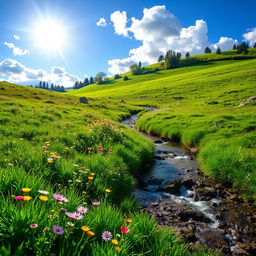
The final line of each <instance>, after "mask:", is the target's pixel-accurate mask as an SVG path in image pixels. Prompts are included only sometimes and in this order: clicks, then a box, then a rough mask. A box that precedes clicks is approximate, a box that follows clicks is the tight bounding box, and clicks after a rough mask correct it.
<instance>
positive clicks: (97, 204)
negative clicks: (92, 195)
mask: <svg viewBox="0 0 256 256" xmlns="http://www.w3.org/2000/svg"><path fill="white" fill-rule="evenodd" d="M92 205H94V206H99V205H100V202H92Z"/></svg>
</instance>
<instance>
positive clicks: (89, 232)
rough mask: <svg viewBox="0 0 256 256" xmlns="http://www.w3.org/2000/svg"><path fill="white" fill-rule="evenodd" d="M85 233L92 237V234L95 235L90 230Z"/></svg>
mask: <svg viewBox="0 0 256 256" xmlns="http://www.w3.org/2000/svg"><path fill="white" fill-rule="evenodd" d="M87 235H88V236H89V237H93V236H94V235H95V233H94V232H92V231H88V232H87Z"/></svg>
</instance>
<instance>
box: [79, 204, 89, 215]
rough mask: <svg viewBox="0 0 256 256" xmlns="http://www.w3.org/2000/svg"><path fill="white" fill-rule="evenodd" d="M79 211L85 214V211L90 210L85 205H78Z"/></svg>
mask: <svg viewBox="0 0 256 256" xmlns="http://www.w3.org/2000/svg"><path fill="white" fill-rule="evenodd" d="M77 211H78V212H79V213H81V214H85V213H87V212H88V208H86V207H83V206H79V207H77Z"/></svg>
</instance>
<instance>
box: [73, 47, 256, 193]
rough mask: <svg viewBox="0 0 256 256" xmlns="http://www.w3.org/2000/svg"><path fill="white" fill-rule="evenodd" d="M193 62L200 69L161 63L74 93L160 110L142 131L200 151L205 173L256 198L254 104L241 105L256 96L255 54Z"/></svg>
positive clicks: (139, 124) (226, 54) (208, 56)
mask: <svg viewBox="0 0 256 256" xmlns="http://www.w3.org/2000/svg"><path fill="white" fill-rule="evenodd" d="M193 57H194V58H197V60H198V62H197V63H195V64H191V65H183V64H182V61H181V64H180V67H178V68H175V69H170V70H164V67H163V65H162V64H161V63H158V64H154V65H151V66H147V67H145V68H144V70H143V71H142V74H140V75H131V73H127V74H125V75H127V76H128V77H129V80H127V81H123V79H122V78H120V79H109V80H107V81H104V82H103V83H102V84H99V85H90V86H87V87H85V88H82V89H79V90H74V91H71V92H70V93H69V94H70V95H79V96H82V95H83V96H87V97H93V98H97V99H101V100H103V99H105V100H109V99H111V100H124V101H125V102H126V103H127V104H133V105H136V106H153V107H157V108H158V109H157V110H155V111H153V112H150V113H146V114H143V115H142V116H141V118H140V119H139V121H138V122H137V128H138V129H140V130H141V131H145V132H147V133H149V134H156V135H159V136H162V137H167V138H169V139H170V140H172V141H175V142H181V143H183V144H185V145H187V146H189V147H193V148H197V150H198V151H199V154H198V157H199V161H200V164H201V168H202V170H203V171H204V172H205V174H207V175H210V176H212V177H214V178H216V179H217V180H219V181H222V182H231V183H232V184H233V185H234V186H235V187H237V188H238V189H239V190H241V192H242V193H243V194H244V195H245V196H247V197H254V198H256V160H255V159H256V150H255V147H256V111H255V101H254V102H252V103H250V104H248V105H244V106H239V105H240V103H242V102H243V101H244V100H246V99H248V98H250V97H252V96H255V95H256V87H255V84H256V83H255V82H256V59H255V57H256V51H255V49H249V54H248V55H243V54H239V55H238V54H236V53H235V51H226V52H222V54H216V53H211V54H203V55H199V56H193ZM183 61H184V59H183Z"/></svg>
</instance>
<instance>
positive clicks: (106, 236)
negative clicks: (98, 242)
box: [102, 231, 112, 242]
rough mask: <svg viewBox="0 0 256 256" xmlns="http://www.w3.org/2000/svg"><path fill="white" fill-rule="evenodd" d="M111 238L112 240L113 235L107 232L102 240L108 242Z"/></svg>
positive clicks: (103, 234)
mask: <svg viewBox="0 0 256 256" xmlns="http://www.w3.org/2000/svg"><path fill="white" fill-rule="evenodd" d="M111 238H112V234H111V233H110V232H108V231H105V232H103V233H102V239H103V240H104V241H106V242H107V241H109V240H111Z"/></svg>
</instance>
